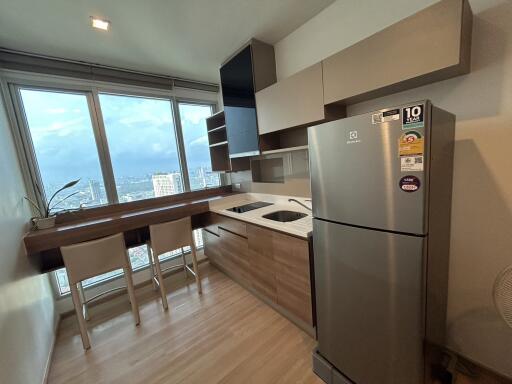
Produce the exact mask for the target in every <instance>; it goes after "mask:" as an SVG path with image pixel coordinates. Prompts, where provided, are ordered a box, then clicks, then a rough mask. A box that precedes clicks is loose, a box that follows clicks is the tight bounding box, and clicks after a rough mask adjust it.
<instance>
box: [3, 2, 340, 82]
mask: <svg viewBox="0 0 512 384" xmlns="http://www.w3.org/2000/svg"><path fill="white" fill-rule="evenodd" d="M333 1H334V0H146V1H144V0H117V1H116V0H15V1H13V0H0V10H1V11H0V47H4V48H10V49H16V50H21V51H29V52H33V53H39V54H45V55H50V56H58V57H63V58H68V59H74V60H83V61H88V62H93V63H99V64H104V65H111V66H117V67H123V68H129V69H135V70H140V71H146V72H152V73H159V74H166V75H173V76H178V77H184V78H189V79H194V80H202V81H210V82H217V81H218V68H219V66H220V64H221V62H222V61H223V60H224V59H225V58H226V57H227V56H229V55H230V54H231V53H232V52H233V51H235V50H236V49H237V48H238V47H239V46H241V45H242V44H243V43H244V42H246V41H247V40H248V39H250V38H251V37H256V38H258V39H260V40H263V41H265V42H267V43H271V44H274V43H276V42H277V41H279V40H280V39H282V38H283V37H284V36H286V35H288V34H289V33H290V32H292V31H293V30H295V29H296V28H297V27H299V26H300V25H302V24H303V23H304V22H306V21H307V20H309V19H310V18H312V17H313V16H315V15H316V14H317V13H319V12H320V11H321V10H322V9H324V8H325V7H327V6H328V5H329V4H331V3H332V2H333ZM91 15H92V16H96V17H100V18H106V19H108V20H110V21H111V22H112V29H111V31H110V32H103V31H99V30H93V29H92V28H91V27H90V20H89V16H91Z"/></svg>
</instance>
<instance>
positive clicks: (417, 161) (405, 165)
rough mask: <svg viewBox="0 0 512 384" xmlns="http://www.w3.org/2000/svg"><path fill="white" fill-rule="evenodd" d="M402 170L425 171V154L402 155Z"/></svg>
mask: <svg viewBox="0 0 512 384" xmlns="http://www.w3.org/2000/svg"><path fill="white" fill-rule="evenodd" d="M400 170H401V171H402V172H421V171H423V155H415V156H402V157H400Z"/></svg>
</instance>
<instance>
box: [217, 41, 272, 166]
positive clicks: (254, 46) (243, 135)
mask: <svg viewBox="0 0 512 384" xmlns="http://www.w3.org/2000/svg"><path fill="white" fill-rule="evenodd" d="M220 78H221V86H222V98H223V102H224V116H225V122H226V134H227V142H228V151H229V157H230V158H238V157H246V156H253V155H259V153H260V147H259V135H258V122H257V117H256V97H255V92H257V91H259V90H261V89H263V88H266V87H268V86H269V85H271V84H273V83H275V82H276V65H275V56H274V48H273V47H272V46H271V45H268V44H265V43H263V42H261V41H258V40H255V39H253V40H251V41H250V42H249V43H248V44H247V45H246V46H244V47H242V49H241V50H239V51H238V52H237V53H236V54H234V55H233V56H232V57H231V58H230V59H228V60H227V61H226V62H225V63H224V64H223V65H222V67H221V68H220Z"/></svg>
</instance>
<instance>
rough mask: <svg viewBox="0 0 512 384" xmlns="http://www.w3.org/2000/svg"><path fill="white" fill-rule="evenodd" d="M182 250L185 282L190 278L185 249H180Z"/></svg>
mask: <svg viewBox="0 0 512 384" xmlns="http://www.w3.org/2000/svg"><path fill="white" fill-rule="evenodd" d="M180 250H181V260H183V273H184V274H185V280H186V279H187V277H188V273H187V258H186V257H185V252H183V248H180Z"/></svg>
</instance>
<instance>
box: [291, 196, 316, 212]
mask: <svg viewBox="0 0 512 384" xmlns="http://www.w3.org/2000/svg"><path fill="white" fill-rule="evenodd" d="M288 201H289V202H292V201H293V202H295V203H297V204H299V205H301V206H303V207H304V208H306V209H307V210H308V211H312V209H311V208H309V207H308V206H307V205H305V204H302V203H301V202H300V201H299V200H297V199H288ZM305 201H311V200H305Z"/></svg>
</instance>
